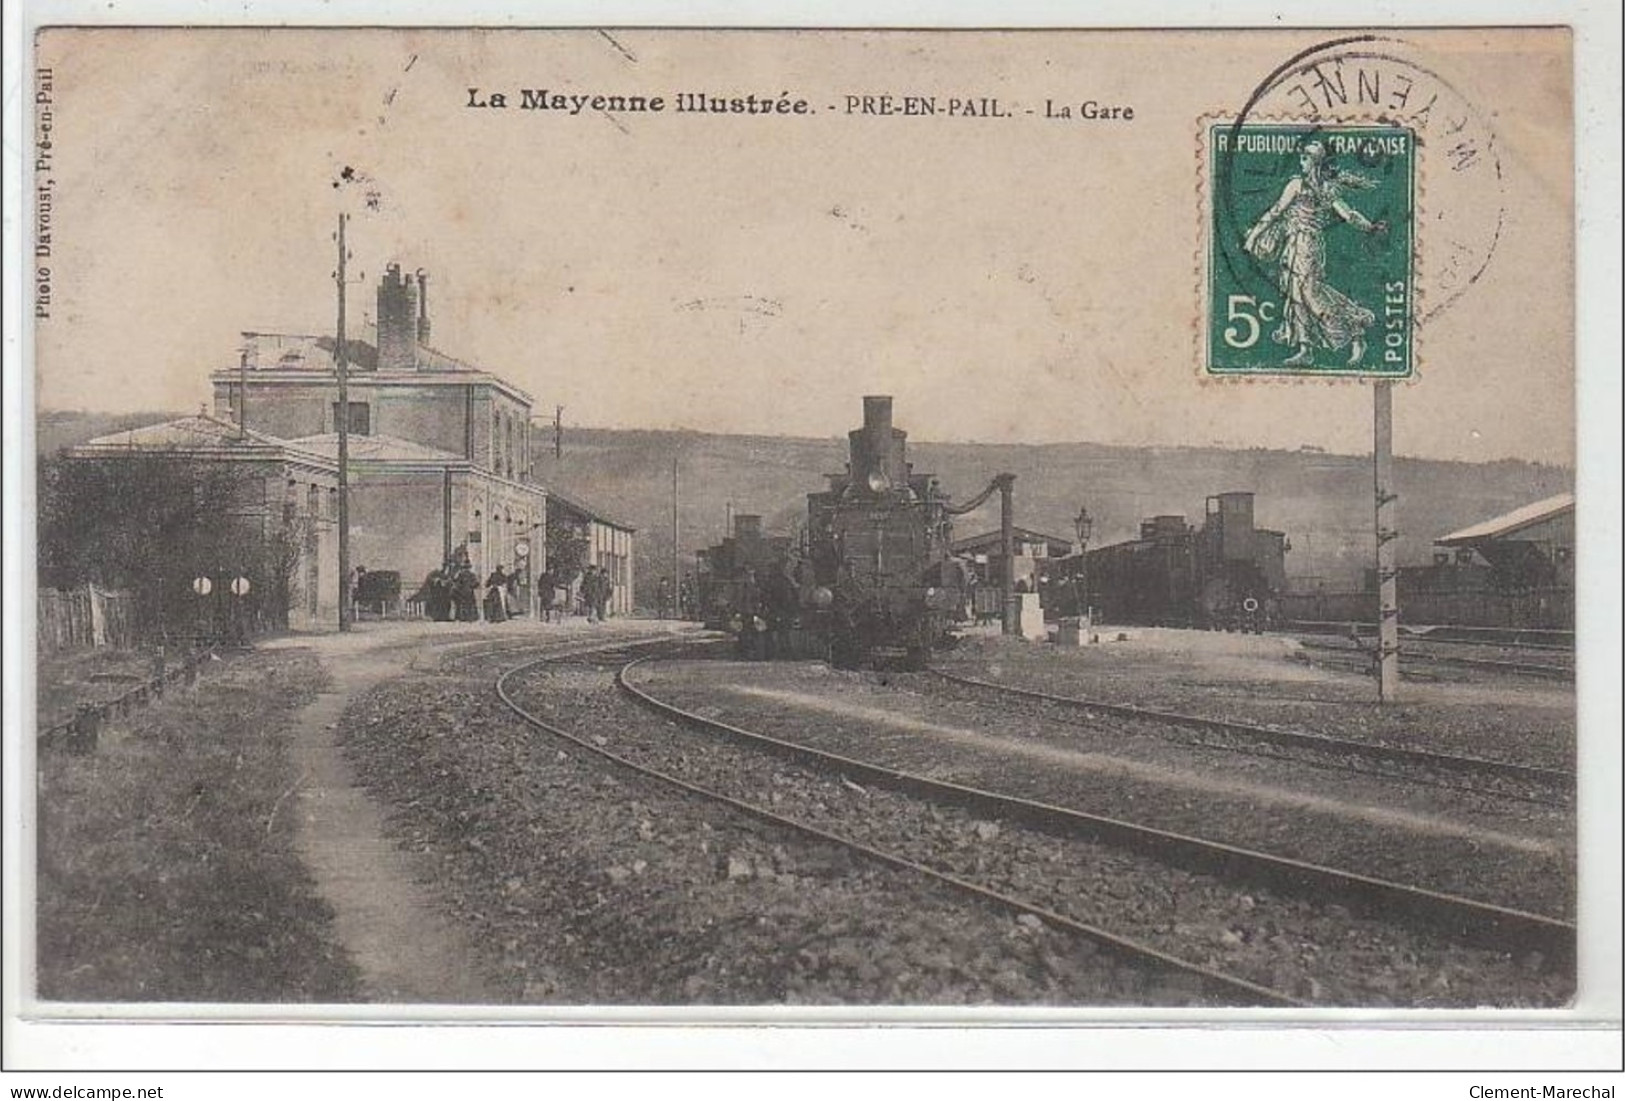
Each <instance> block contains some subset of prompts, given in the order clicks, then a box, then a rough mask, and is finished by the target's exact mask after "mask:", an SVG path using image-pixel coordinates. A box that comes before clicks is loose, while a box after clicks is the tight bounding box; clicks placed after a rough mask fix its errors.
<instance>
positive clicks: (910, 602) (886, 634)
mask: <svg viewBox="0 0 1625 1101" xmlns="http://www.w3.org/2000/svg"><path fill="white" fill-rule="evenodd" d="M907 438H908V434H907V433H906V432H904V431H902V430H901V429H898V428H894V427H893V426H892V400H891V398H889V397H865V398H864V399H863V427H862V428H857V429H853V430H852V431H851V432H850V433H848V448H849V460H848V462H847V468H846V470H845V471H844V472H842V473H840V474H831V475H828V479H829V488H828V489H826V490H824V491H823V492H820V493H810V494H808V495H807V524H806V528H805V530H804V531H803V532H802V535H801V538H800V539H799V540H793V539H789V538H785V537H768V536H763V535H762V534H761V531H760V521H759V518H758V517H754V516H739V517H736V526H735V530H734V532H733V533H732V535H731V536H730V538H728V539H725V540H723V542H722V543H720V544H718V545H717V546H715V547H711V548H709V549H707V550H705V551H702V552H701V555H700V576H699V595H700V600H701V604H702V608H703V609H704V615H705V618H706V620H707V622H708V624H710V625H712V626H716V627H724V628H727V629H730V630H733V631H735V632H736V633H737V634H738V636H739V638H740V643H741V649H742V650H743V651H745V652H746V653H747V654H748V655H750V656H760V657H769V656H786V655H790V654H807V653H811V654H815V655H817V656H821V657H827V658H828V659H829V660H830V661H831V662H832V663H834V664H835V665H837V666H839V667H843V668H853V667H857V666H860V665H863V664H866V663H868V662H871V661H875V660H885V659H894V660H898V661H901V662H902V663H904V664H906V665H907V666H909V667H920V666H923V665H924V664H925V663H926V661H927V660H928V659H929V655H930V652H931V650H932V649H933V648H937V647H941V646H944V645H947V644H949V643H950V642H951V634H950V631H951V627H952V625H953V623H954V622H955V621H957V620H960V619H963V618H965V616H966V612H967V607H968V601H969V597H970V590H971V585H972V579H973V573H972V571H971V569H970V568H969V566H968V564H967V563H965V562H963V561H962V560H961V559H958V558H955V557H954V556H953V555H952V554H951V553H950V551H949V547H950V544H951V543H952V541H953V519H952V518H953V516H955V515H957V514H960V513H963V512H966V511H969V510H970V509H971V508H974V507H976V506H977V505H979V504H980V503H981V502H982V501H984V500H986V499H987V497H988V496H989V495H990V494H991V493H992V491H993V489H994V488H997V487H999V486H1001V485H1002V486H1004V487H1005V488H1006V489H1008V485H1009V481H1010V480H1012V479H1010V476H1008V475H1001V476H1000V478H998V479H995V480H994V483H993V484H992V485H990V486H989V487H988V489H987V490H985V491H984V492H983V493H982V494H980V495H979V496H978V497H977V498H976V499H975V500H973V501H971V502H969V503H968V504H966V505H964V506H957V507H956V506H954V505H953V504H952V503H951V499H950V497H949V496H948V494H947V493H945V492H943V490H942V488H941V487H940V486H939V485H938V484H937V480H936V479H935V478H934V477H933V476H932V475H930V474H916V473H915V472H914V468H913V466H912V464H910V463H909V462H908V461H907V451H906V449H907Z"/></svg>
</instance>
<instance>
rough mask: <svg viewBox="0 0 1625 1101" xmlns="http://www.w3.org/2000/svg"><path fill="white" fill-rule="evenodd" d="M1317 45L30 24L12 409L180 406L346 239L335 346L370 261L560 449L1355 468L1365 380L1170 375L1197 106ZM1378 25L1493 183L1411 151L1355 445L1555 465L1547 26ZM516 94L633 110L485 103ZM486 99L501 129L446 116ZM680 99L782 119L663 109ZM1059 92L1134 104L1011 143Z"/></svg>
mask: <svg viewBox="0 0 1625 1101" xmlns="http://www.w3.org/2000/svg"><path fill="white" fill-rule="evenodd" d="M1323 37H1324V33H1321V34H1317V33H1315V32H1301V31H1299V32H1222V33H1221V32H1202V36H1201V37H1197V36H1194V35H1191V34H1185V35H1183V36H1181V35H1179V34H1177V33H1176V34H1167V33H1162V34H1159V33H1157V32H1123V33H1095V34H1088V33H1065V34H1061V33H1053V32H1052V33H985V32H983V33H974V34H954V33H938V32H912V33H889V34H888V33H878V32H817V33H806V32H803V33H795V32H709V33H700V32H686V33H677V32H671V31H665V32H662V31H657V30H648V29H642V30H639V29H626V30H619V31H615V32H614V33H612V34H604V33H601V32H597V31H592V30H574V31H555V32H548V31H541V32H536V31H483V32H482V31H463V30H457V31H434V30H386V29H371V30H342V31H341V30H329V31H308V30H307V31H283V30H220V31H198V30H185V31H183V30H143V31H132V30H117V29H104V30H96V31H53V32H46V34H45V35H44V37H43V38H42V40H41V50H40V63H41V64H42V65H43V66H45V67H48V68H49V69H50V70H51V85H52V86H51V89H50V95H51V98H52V103H51V105H50V106H51V110H52V124H53V131H52V133H53V135H54V145H53V158H52V164H51V166H50V172H49V175H48V176H47V177H46V178H48V179H49V180H50V181H51V191H52V195H51V201H52V208H51V213H52V222H53V237H52V255H51V257H50V258H49V260H48V261H41V262H42V263H46V262H48V263H49V265H50V267H51V269H52V274H51V286H52V301H51V304H50V311H49V312H50V315H51V316H50V317H49V318H48V319H44V320H40V321H39V322H37V328H36V334H37V360H36V384H37V390H36V399H37V403H38V405H39V407H41V408H46V409H63V408H70V409H71V408H79V409H89V410H95V411H108V412H124V411H140V410H182V409H194V408H196V407H197V406H198V405H199V404H201V403H203V402H205V401H207V400H208V398H209V391H208V384H207V374H208V372H209V371H210V370H211V369H217V368H221V367H227V366H231V365H233V364H235V362H236V358H237V355H236V349H237V347H238V346H239V344H240V337H239V333H240V332H241V331H243V330H255V331H294V332H331V331H332V328H333V326H334V320H335V287H334V283H333V281H332V278H331V275H332V272H333V269H334V258H335V246H334V243H333V241H332V234H333V229H334V226H335V223H336V219H337V216H338V214H339V212H340V211H347V212H351V213H352V215H353V216H352V220H351V222H350V246H351V251H352V254H353V257H352V259H351V261H350V270H351V273H352V276H353V278H354V279H355V282H354V284H353V285H352V286H351V287H350V288H349V291H348V305H349V310H350V315H351V318H352V319H354V320H364V319H366V318H368V317H370V316H371V315H372V313H373V312H374V304H373V303H374V285H375V283H376V281H377V278H378V276H379V274H380V273H381V271H382V270H383V267H384V265H385V263H387V262H389V261H396V262H399V263H401V264H402V266H403V267H404V268H406V269H407V270H409V271H410V270H414V269H418V268H422V269H424V270H426V271H428V272H429V273H430V313H431V315H432V318H433V322H434V339H433V343H434V344H435V346H436V347H438V348H439V349H440V350H442V351H444V352H447V353H449V354H452V355H455V356H457V357H459V358H461V359H464V360H467V361H469V362H472V363H474V364H476V365H478V366H480V367H483V368H485V369H487V370H491V371H494V372H496V373H498V374H501V375H503V376H504V377H506V378H508V379H510V380H511V381H513V382H515V383H516V384H518V385H519V386H521V387H523V388H524V389H526V390H527V391H529V392H530V393H531V394H532V395H533V396H534V397H535V398H536V400H537V404H538V408H537V415H538V417H541V418H545V419H550V417H551V413H552V407H553V406H554V405H555V404H560V405H563V406H564V407H565V414H564V416H565V421H566V423H567V424H572V425H590V426H607V427H628V428H637V427H642V428H663V429H669V428H686V429H694V430H699V431H714V432H736V433H752V434H789V435H801V436H813V437H827V436H832V435H837V434H840V433H843V432H844V431H846V430H847V429H848V428H850V427H851V426H852V424H853V422H854V410H855V409H856V408H857V397H858V396H859V395H861V394H870V393H889V394H892V395H894V396H895V397H896V399H897V410H896V418H897V423H898V424H899V426H901V427H904V428H907V429H908V430H909V431H910V433H911V436H912V437H913V438H915V439H920V440H977V441H989V442H1004V443H1010V442H1015V443H1019V442H1059V441H1088V442H1100V443H1112V444H1154V445H1160V446H1177V445H1193V446H1206V445H1215V444H1216V445H1220V446H1228V447H1269V448H1288V449H1292V448H1298V447H1301V446H1306V445H1307V446H1312V447H1321V448H1324V449H1326V450H1329V451H1336V452H1348V453H1359V452H1363V451H1368V450H1369V448H1370V439H1371V391H1370V388H1369V387H1367V386H1365V385H1361V384H1358V383H1349V382H1338V383H1327V382H1321V381H1311V382H1247V383H1236V382H1222V383H1221V382H1213V381H1207V380H1204V379H1202V378H1201V377H1200V375H1199V370H1198V367H1199V357H1200V348H1199V343H1198V337H1197V334H1198V331H1199V330H1200V328H1201V326H1200V323H1199V318H1200V309H1201V306H1200V302H1201V297H1202V289H1201V288H1202V285H1203V276H1202V272H1201V259H1202V254H1201V245H1200V237H1199V228H1200V226H1201V223H1202V209H1201V198H1200V196H1201V194H1202V171H1201V168H1200V158H1199V157H1198V147H1197V134H1198V130H1199V120H1200V119H1202V118H1204V117H1206V116H1210V115H1226V114H1228V115H1233V114H1234V113H1235V112H1236V111H1237V110H1239V109H1240V108H1241V107H1242V105H1243V104H1244V103H1245V102H1246V101H1247V100H1248V98H1249V95H1250V93H1251V92H1252V91H1253V89H1254V88H1255V87H1257V86H1258V84H1259V82H1260V81H1261V80H1263V79H1264V78H1265V77H1266V75H1267V74H1269V73H1270V72H1271V71H1272V70H1273V69H1274V68H1275V67H1276V66H1278V65H1280V64H1281V63H1282V62H1283V61H1285V60H1286V59H1287V58H1289V57H1291V56H1292V55H1293V54H1295V53H1297V52H1298V51H1300V50H1302V49H1304V48H1306V47H1308V46H1311V45H1314V44H1315V43H1316V42H1317V41H1318V40H1319V39H1321V38H1323ZM1405 37H1406V41H1404V42H1403V43H1399V44H1396V45H1394V46H1393V47H1392V48H1393V50H1394V51H1395V52H1396V53H1398V54H1402V55H1403V56H1404V57H1405V58H1406V59H1407V60H1408V61H1410V62H1412V63H1414V64H1415V65H1417V66H1423V67H1425V69H1426V71H1427V72H1429V73H1432V74H1436V75H1438V76H1439V77H1440V79H1442V80H1444V81H1445V82H1446V85H1447V87H1448V88H1449V89H1450V90H1451V91H1452V92H1453V93H1455V94H1456V97H1457V99H1458V101H1459V102H1460V103H1461V104H1465V105H1466V108H1467V109H1469V110H1471V111H1472V112H1473V113H1474V118H1475V120H1476V121H1475V123H1474V125H1475V126H1482V127H1484V128H1485V129H1486V131H1487V132H1489V133H1491V134H1492V135H1493V142H1494V149H1495V152H1496V154H1497V168H1498V173H1499V175H1498V179H1497V182H1496V183H1495V185H1494V187H1493V188H1490V189H1489V190H1487V191H1486V190H1485V189H1482V188H1481V189H1480V190H1479V191H1478V192H1473V191H1472V190H1471V189H1470V188H1469V189H1466V190H1463V189H1462V188H1460V187H1457V188H1455V189H1454V190H1452V184H1453V183H1454V182H1455V181H1453V180H1452V179H1451V178H1450V177H1449V175H1448V172H1447V170H1446V168H1445V165H1444V161H1443V159H1442V157H1438V156H1436V155H1435V154H1433V153H1431V152H1430V153H1428V154H1427V155H1426V156H1427V158H1431V159H1424V162H1423V179H1422V180H1421V181H1420V183H1419V187H1420V189H1421V193H1422V194H1421V198H1420V200H1419V202H1420V205H1421V208H1422V210H1423V217H1424V221H1425V223H1426V219H1429V218H1431V219H1434V220H1436V221H1439V220H1442V223H1443V224H1448V223H1450V222H1452V220H1453V221H1454V223H1455V224H1456V225H1457V226H1458V227H1459V226H1463V225H1465V226H1467V227H1468V232H1466V233H1465V237H1466V238H1468V239H1469V240H1468V244H1469V246H1470V247H1472V248H1481V249H1484V250H1485V255H1483V256H1482V257H1476V258H1475V259H1474V263H1473V265H1472V266H1474V267H1477V266H1478V265H1477V260H1479V259H1482V261H1483V265H1482V270H1481V272H1480V273H1479V274H1478V277H1477V278H1476V280H1475V281H1474V282H1472V283H1471V284H1470V285H1468V286H1466V287H1465V289H1461V291H1460V293H1459V295H1453V297H1451V300H1450V301H1449V302H1448V304H1447V305H1446V306H1445V307H1444V308H1441V309H1439V310H1437V311H1436V312H1435V313H1433V314H1431V315H1430V316H1428V318H1427V320H1426V322H1425V323H1424V324H1423V325H1422V326H1421V328H1420V331H1419V333H1418V347H1419V349H1420V352H1419V359H1420V372H1419V377H1418V379H1417V380H1416V381H1414V382H1411V383H1408V384H1405V385H1402V386H1401V387H1400V388H1399V390H1398V392H1397V394H1396V397H1395V448H1396V450H1397V451H1398V452H1400V453H1401V454H1408V455H1415V456H1422V457H1430V458H1445V459H1462V460H1470V461H1479V460H1494V459H1500V458H1509V457H1511V458H1522V459H1531V460H1536V461H1541V462H1547V463H1557V464H1571V463H1572V462H1573V461H1574V446H1575V434H1574V419H1575V414H1574V396H1573V395H1574V370H1575V367H1574V350H1573V349H1574V324H1575V322H1574V294H1573V274H1572V273H1573V248H1574V241H1573V231H1572V224H1573V223H1572V217H1573V215H1572V210H1573V207H1572V183H1571V180H1572V165H1573V150H1572V138H1571V131H1572V124H1573V108H1572V82H1571V76H1570V68H1569V55H1568V45H1569V43H1568V39H1567V36H1566V34H1565V33H1564V32H1563V31H1561V30H1548V31H1504V32H1471V33H1468V32H1427V31H1416V32H1408V33H1407V35H1406V36H1405ZM471 88H473V89H478V90H479V91H477V92H474V93H470V91H469V89H471ZM526 88H529V89H538V90H539V89H547V90H549V91H550V92H558V93H564V94H566V95H569V94H595V93H598V94H606V95H609V94H621V95H643V96H649V97H652V96H662V97H664V98H665V99H666V100H667V109H666V111H665V112H662V113H649V112H644V113H637V112H619V113H610V112H604V111H594V110H592V109H591V108H590V107H589V108H587V109H584V110H582V111H581V112H580V113H579V114H571V113H569V111H568V110H567V109H566V110H564V111H560V110H523V109H519V108H518V105H517V100H518V98H519V91H520V90H521V89H526ZM499 91H500V92H504V93H505V94H506V95H508V97H509V99H510V106H509V107H508V108H506V109H496V108H490V107H470V106H469V105H468V104H469V103H470V102H471V100H472V101H475V102H478V101H484V102H490V98H489V97H490V94H491V93H493V92H499ZM684 91H694V92H702V93H712V94H718V95H729V96H733V95H741V96H742V95H744V94H746V93H747V92H753V93H756V94H757V95H758V96H764V97H771V98H778V97H783V96H785V95H786V94H787V95H788V98H789V99H790V100H791V101H792V102H793V101H794V100H796V99H805V100H806V102H807V104H808V107H809V113H808V114H805V115H795V114H790V115H778V114H774V115H769V116H765V117H762V116H736V115H727V116H715V115H697V114H693V113H677V112H675V110H674V99H675V96H676V94H677V93H679V92H684ZM882 94H891V95H893V96H894V97H897V99H894V104H895V103H896V102H898V100H900V97H902V96H904V95H918V96H935V97H937V100H938V103H939V109H942V108H945V106H946V100H948V99H949V98H959V99H962V100H970V101H980V100H982V99H985V98H997V99H998V100H999V101H1000V103H1001V104H1002V105H1003V106H1002V108H1001V110H1004V111H1007V112H1010V113H1011V117H1009V118H997V119H994V118H964V117H954V118H947V117H942V116H941V115H939V116H937V117H932V118H915V117H901V116H897V115H892V116H877V115H864V114H862V113H858V110H851V111H849V110H848V103H849V99H848V97H862V96H871V97H873V96H879V95H882ZM1086 100H1093V101H1096V102H1098V103H1100V104H1103V105H1119V106H1123V105H1126V106H1132V108H1133V109H1134V112H1135V115H1134V118H1133V119H1132V120H1125V119H1116V120H1093V121H1085V120H1081V119H1079V118H1076V117H1075V118H1072V119H1065V120H1060V119H1048V118H1045V117H1043V116H1044V115H1045V113H1046V111H1045V106H1044V105H1045V103H1046V101H1048V102H1050V103H1053V104H1056V105H1062V104H1064V105H1069V106H1071V107H1072V109H1073V110H1074V111H1075V112H1076V111H1078V108H1079V106H1080V105H1081V104H1082V103H1083V102H1084V101H1086ZM860 102H861V101H860ZM1270 106H1271V108H1272V109H1274V110H1283V109H1285V106H1287V105H1285V104H1284V103H1283V101H1282V100H1281V97H1279V96H1277V97H1276V99H1275V100H1274V101H1272V102H1271V104H1270ZM859 110H860V109H859ZM1027 110H1034V111H1035V114H1033V115H1028V114H1025V113H1024V112H1025V111H1027ZM346 168H349V169H351V170H352V176H353V178H352V179H350V180H348V181H346V180H344V179H343V178H342V174H343V171H344V169H346ZM336 182H337V183H338V184H339V186H335V183H336ZM369 199H370V200H372V203H371V204H369V201H368V200H369ZM1430 202H1431V205H1430ZM1429 234H1430V230H1429V228H1428V225H1427V224H1424V226H1423V227H1422V229H1421V231H1420V235H1421V239H1422V249H1423V252H1424V255H1423V257H1422V259H1421V263H1422V267H1423V278H1424V284H1423V290H1424V293H1425V292H1426V290H1427V286H1426V282H1425V280H1426V278H1427V277H1428V272H1429V270H1430V269H1429V267H1428V265H1429V263H1433V264H1435V265H1437V264H1439V263H1441V262H1442V258H1444V257H1445V253H1446V251H1447V249H1448V248H1449V247H1454V241H1455V237H1449V239H1448V240H1445V239H1444V237H1446V236H1448V235H1445V234H1443V232H1442V231H1441V239H1440V240H1439V241H1435V242H1434V244H1433V252H1432V253H1429V251H1428V250H1429V248H1430V240H1431V239H1430V236H1429ZM1475 235H1476V236H1475ZM1458 236H1461V234H1458ZM1486 241H1488V242H1489V245H1485V242H1486ZM1432 270H1434V271H1435V272H1436V271H1437V270H1439V269H1438V268H1437V267H1435V268H1434V269H1432ZM1444 297H1445V296H1443V295H1436V296H1435V299H1434V301H1435V302H1441V301H1443V300H1444ZM352 323H353V321H352Z"/></svg>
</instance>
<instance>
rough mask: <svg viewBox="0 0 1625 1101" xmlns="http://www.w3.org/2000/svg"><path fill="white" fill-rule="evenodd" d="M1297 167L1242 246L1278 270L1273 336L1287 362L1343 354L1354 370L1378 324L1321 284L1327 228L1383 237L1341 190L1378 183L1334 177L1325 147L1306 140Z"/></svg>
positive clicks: (1347, 176) (1346, 174)
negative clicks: (1321, 353)
mask: <svg viewBox="0 0 1625 1101" xmlns="http://www.w3.org/2000/svg"><path fill="white" fill-rule="evenodd" d="M1298 163H1299V165H1300V166H1301V168H1302V170H1303V171H1302V173H1301V174H1300V175H1297V176H1294V177H1292V179H1290V180H1288V181H1287V183H1286V187H1284V188H1283V189H1282V190H1281V197H1280V198H1279V199H1277V200H1275V205H1274V206H1272V207H1270V208H1269V210H1267V211H1265V212H1264V215H1263V217H1261V218H1259V219H1258V222H1257V224H1255V225H1254V226H1253V228H1252V229H1250V230H1248V232H1247V237H1246V240H1245V241H1244V242H1243V246H1244V247H1245V248H1246V250H1247V251H1248V252H1249V253H1251V254H1252V255H1253V256H1256V257H1258V258H1259V259H1261V260H1268V261H1273V262H1274V263H1276V264H1278V265H1279V266H1280V286H1281V296H1282V300H1283V302H1282V309H1281V324H1280V325H1279V326H1277V327H1276V329H1275V331H1274V332H1273V333H1271V334H1270V335H1271V338H1272V339H1273V340H1274V341H1275V342H1276V343H1277V344H1285V345H1287V346H1289V347H1292V348H1294V349H1295V351H1294V352H1293V354H1292V355H1291V356H1289V357H1288V358H1287V359H1286V364H1287V365H1288V366H1294V367H1296V366H1303V365H1306V364H1309V363H1311V362H1312V361H1313V360H1314V350H1315V349H1316V348H1327V349H1331V350H1332V351H1341V350H1342V349H1344V348H1347V349H1348V350H1349V354H1348V362H1349V365H1350V366H1353V365H1355V364H1357V363H1359V362H1360V360H1361V359H1363V358H1364V357H1365V347H1366V345H1365V334H1366V330H1367V329H1369V328H1370V327H1371V326H1372V325H1373V324H1375V323H1376V315H1375V314H1374V313H1372V312H1371V311H1370V310H1368V309H1367V308H1366V307H1364V306H1362V305H1360V304H1359V303H1358V302H1356V301H1354V300H1353V299H1352V298H1350V297H1348V296H1347V295H1346V294H1344V293H1343V292H1342V291H1339V290H1337V289H1336V288H1335V287H1333V286H1331V285H1330V284H1329V283H1327V282H1326V230H1327V229H1328V228H1329V227H1330V226H1332V225H1333V224H1334V223H1336V222H1340V221H1341V222H1347V223H1348V224H1349V225H1351V226H1353V227H1354V228H1355V229H1358V230H1361V231H1363V232H1365V233H1371V234H1380V233H1384V232H1386V231H1387V229H1388V226H1387V223H1385V222H1373V221H1371V220H1370V219H1369V218H1367V217H1366V216H1365V215H1364V214H1361V213H1360V212H1359V211H1358V210H1355V209H1354V208H1353V207H1351V206H1349V205H1348V203H1347V202H1345V201H1344V199H1343V192H1344V190H1345V189H1346V188H1362V189H1364V188H1371V187H1375V186H1376V184H1375V182H1374V181H1372V180H1369V179H1367V178H1365V177H1364V176H1359V175H1356V174H1354V173H1350V172H1340V171H1338V170H1337V169H1336V168H1335V167H1334V166H1333V165H1332V164H1331V162H1330V161H1329V160H1328V159H1327V156H1326V146H1325V145H1324V144H1322V143H1321V142H1318V141H1310V142H1306V143H1305V144H1304V147H1303V149H1302V150H1301V151H1300V152H1299V154H1298Z"/></svg>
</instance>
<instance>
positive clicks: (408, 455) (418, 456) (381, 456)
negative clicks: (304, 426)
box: [288, 432, 467, 463]
mask: <svg viewBox="0 0 1625 1101" xmlns="http://www.w3.org/2000/svg"><path fill="white" fill-rule="evenodd" d="M288 442H289V443H290V444H292V445H293V446H295V447H299V448H303V449H304V450H306V451H313V452H315V453H316V454H318V455H324V456H326V457H327V458H330V459H332V460H333V461H334V462H337V461H338V458H339V434H338V433H337V432H323V433H321V434H319V435H315V436H300V437H299V438H298V439H293V440H289V441H288ZM350 461H351V462H384V463H461V462H466V461H467V460H466V459H465V458H464V457H463V456H462V455H459V454H457V453H456V452H452V451H442V450H440V449H439V448H437V447H428V446H426V445H424V444H421V443H413V442H412V441H411V440H403V439H401V438H399V437H398V436H382V435H379V436H363V435H361V434H360V433H357V432H352V433H350Z"/></svg>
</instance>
